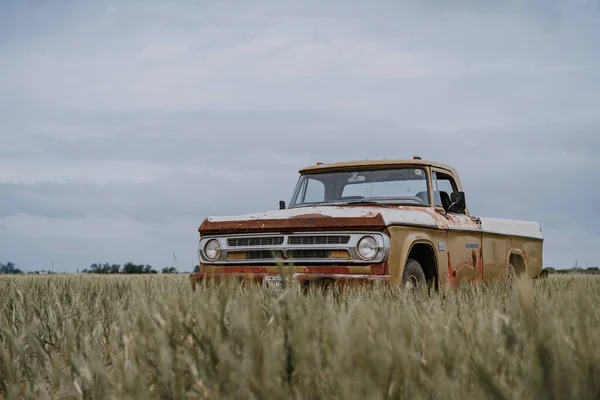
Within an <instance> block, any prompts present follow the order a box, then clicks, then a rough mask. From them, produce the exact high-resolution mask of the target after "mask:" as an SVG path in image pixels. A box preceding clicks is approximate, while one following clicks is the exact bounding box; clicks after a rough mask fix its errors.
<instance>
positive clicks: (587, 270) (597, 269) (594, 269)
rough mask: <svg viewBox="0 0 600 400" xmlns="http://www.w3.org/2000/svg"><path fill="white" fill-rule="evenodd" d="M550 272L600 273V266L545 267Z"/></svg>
mask: <svg viewBox="0 0 600 400" xmlns="http://www.w3.org/2000/svg"><path fill="white" fill-rule="evenodd" d="M544 269H546V270H547V271H548V273H549V274H591V275H600V267H590V268H569V269H556V268H544Z"/></svg>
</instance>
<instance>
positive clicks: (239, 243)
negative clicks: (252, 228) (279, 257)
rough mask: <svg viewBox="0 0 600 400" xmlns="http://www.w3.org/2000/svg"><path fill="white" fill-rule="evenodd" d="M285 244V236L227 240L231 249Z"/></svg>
mask: <svg viewBox="0 0 600 400" xmlns="http://www.w3.org/2000/svg"><path fill="white" fill-rule="evenodd" d="M282 244H283V236H266V237H246V238H230V239H227V245H228V246H229V247H250V246H280V245H282Z"/></svg>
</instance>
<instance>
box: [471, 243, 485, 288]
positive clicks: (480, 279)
mask: <svg viewBox="0 0 600 400" xmlns="http://www.w3.org/2000/svg"><path fill="white" fill-rule="evenodd" d="M480 282H483V249H479V258H478V261H477V274H476V275H475V278H474V279H473V284H475V285H477V284H478V283H480Z"/></svg>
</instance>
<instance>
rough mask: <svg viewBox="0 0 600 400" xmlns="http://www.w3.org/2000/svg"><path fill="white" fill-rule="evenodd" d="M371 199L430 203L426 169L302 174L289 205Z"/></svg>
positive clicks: (380, 201)
mask: <svg viewBox="0 0 600 400" xmlns="http://www.w3.org/2000/svg"><path fill="white" fill-rule="evenodd" d="M371 202H376V203H380V204H404V205H421V206H428V205H429V195H428V190H427V173H426V172H425V170H424V169H423V168H414V167H410V168H409V167H405V168H393V169H392V168H388V169H377V170H374V169H369V170H363V171H343V172H327V173H319V174H307V175H302V176H301V177H300V180H299V181H298V184H297V185H296V189H295V190H294V195H293V197H292V201H291V202H290V207H301V206H310V205H316V204H318V205H339V204H353V203H358V204H361V203H371Z"/></svg>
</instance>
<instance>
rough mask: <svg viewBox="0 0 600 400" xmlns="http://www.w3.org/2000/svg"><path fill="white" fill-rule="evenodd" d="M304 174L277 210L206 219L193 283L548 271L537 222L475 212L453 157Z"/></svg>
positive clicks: (419, 281)
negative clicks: (451, 162)
mask: <svg viewBox="0 0 600 400" xmlns="http://www.w3.org/2000/svg"><path fill="white" fill-rule="evenodd" d="M299 174H300V176H299V179H298V181H297V182H296V185H295V188H294V190H293V191H292V196H291V199H290V201H289V202H288V203H287V204H286V203H285V202H283V201H282V202H280V206H279V209H275V210H270V211H266V212H261V213H254V214H247V215H237V216H221V217H218V216H215V217H209V218H206V219H205V220H204V221H203V222H202V224H201V225H200V228H199V234H200V242H199V248H198V256H199V259H200V272H198V273H194V274H191V275H190V279H191V281H192V284H193V285H195V284H196V283H197V282H199V281H202V280H205V279H206V278H207V277H210V278H213V279H232V278H233V279H240V280H242V281H248V280H249V281H254V282H258V283H260V284H264V285H269V284H273V283H277V282H278V281H279V280H280V279H281V277H280V272H281V267H283V268H284V270H285V271H286V273H287V272H288V271H289V273H290V274H291V276H292V277H293V278H294V279H296V280H298V281H299V282H301V283H303V284H305V285H310V284H312V283H323V282H326V283H329V284H338V285H339V286H343V285H345V284H351V283H352V284H354V283H356V284H365V283H374V282H384V283H390V284H398V285H403V286H405V287H407V288H413V287H427V288H432V287H433V288H436V289H437V288H439V287H440V286H441V285H449V286H451V287H457V286H459V285H461V284H467V283H468V284H477V283H481V282H485V283H491V282H497V281H504V280H507V279H511V278H514V277H516V276H519V275H522V276H528V277H530V278H536V277H538V276H540V275H541V273H542V244H543V237H542V233H541V228H540V226H539V224H537V223H535V222H530V221H516V220H508V219H498V218H487V217H477V216H472V215H470V213H469V209H468V207H467V201H466V195H465V193H464V192H463V188H462V184H461V181H460V177H459V175H458V173H457V172H456V170H455V169H454V168H452V167H450V166H448V165H445V164H442V163H438V162H432V161H425V160H422V159H420V158H419V157H415V158H413V159H412V160H375V161H373V160H369V161H355V162H340V163H332V164H323V163H317V164H316V165H312V166H308V167H305V168H303V169H301V170H300V171H299Z"/></svg>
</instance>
